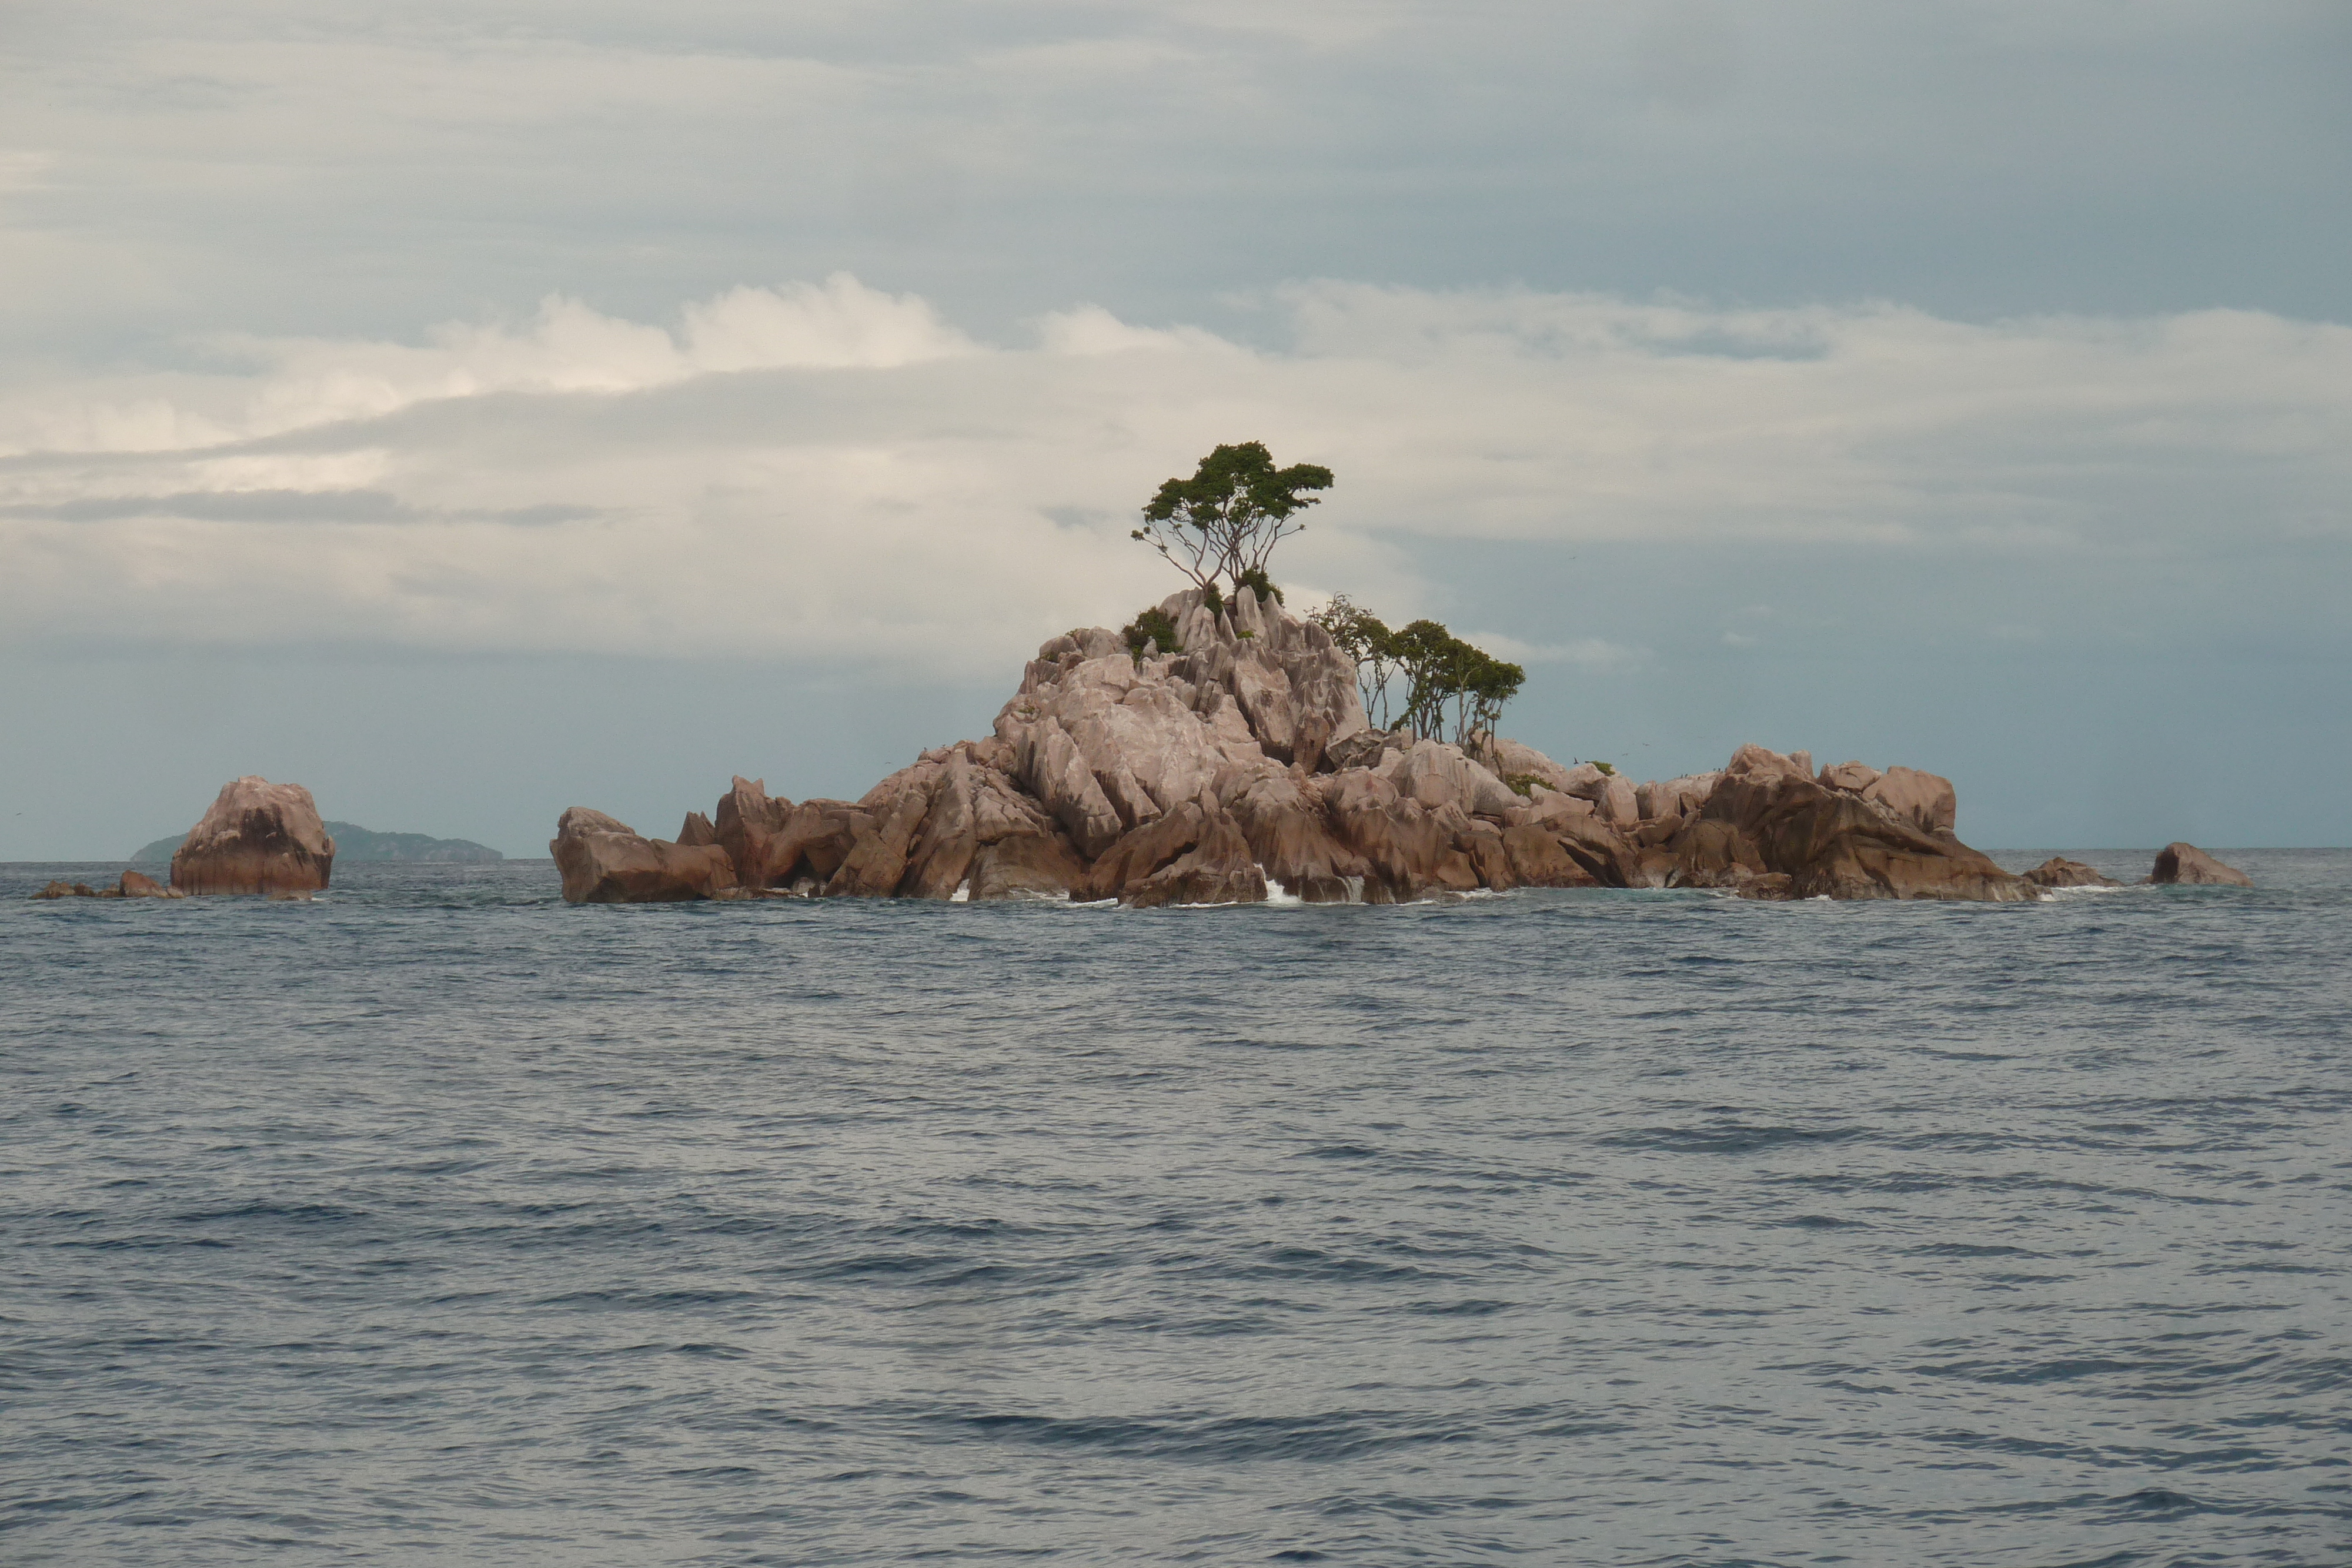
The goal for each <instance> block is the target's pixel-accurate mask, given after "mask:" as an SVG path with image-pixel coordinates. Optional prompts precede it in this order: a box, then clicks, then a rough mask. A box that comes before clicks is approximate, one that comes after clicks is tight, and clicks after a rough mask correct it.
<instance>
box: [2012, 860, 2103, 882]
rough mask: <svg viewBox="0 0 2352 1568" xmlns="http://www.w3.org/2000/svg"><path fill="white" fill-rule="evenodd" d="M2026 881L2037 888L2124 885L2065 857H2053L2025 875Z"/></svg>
mask: <svg viewBox="0 0 2352 1568" xmlns="http://www.w3.org/2000/svg"><path fill="white" fill-rule="evenodd" d="M2025 880H2026V881H2028V882H2030V883H2033V885H2034V886H2036V887H2121V886H2122V885H2123V883H2119V882H2117V881H2116V879H2115V878H2113V877H2110V876H2102V875H2101V874H2099V873H2097V872H2096V871H2094V870H2093V869H2092V868H2091V867H2089V866H2086V865H2084V863H2083V862H2081V861H2070V860H2068V859H2067V858H2066V857H2065V856H2064V855H2052V856H2051V857H2050V858H2049V859H2048V860H2046V861H2043V862H2042V863H2041V864H2040V865H2038V866H2035V867H2034V868H2033V869H2032V871H2030V872H2027V873H2025Z"/></svg>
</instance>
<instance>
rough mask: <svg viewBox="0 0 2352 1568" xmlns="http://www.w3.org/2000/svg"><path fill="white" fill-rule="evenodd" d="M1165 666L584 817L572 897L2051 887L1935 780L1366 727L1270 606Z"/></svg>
mask: <svg viewBox="0 0 2352 1568" xmlns="http://www.w3.org/2000/svg"><path fill="white" fill-rule="evenodd" d="M1160 612H1161V613H1162V614H1164V615H1165V616H1167V618H1168V620H1169V622H1170V623H1171V625H1172V626H1173V627H1174V629H1175V630H1174V636H1173V637H1172V639H1171V643H1172V645H1171V646H1170V647H1167V648H1161V647H1160V646H1159V645H1158V643H1147V644H1146V646H1145V648H1144V650H1143V652H1142V653H1141V654H1140V655H1139V654H1137V653H1135V652H1133V651H1132V650H1130V649H1129V647H1128V646H1127V643H1126V641H1125V639H1124V638H1123V637H1122V636H1121V635H1120V634H1119V633H1118V632H1112V631H1109V630H1108V629H1106V628H1103V627H1088V628H1082V629H1079V630H1076V631H1072V632H1066V633H1065V634H1063V635H1061V636H1058V637H1055V638H1052V639H1049V640H1048V641H1047V642H1046V643H1045V644H1044V645H1043V646H1042V647H1040V648H1039V649H1038V650H1037V656H1036V657H1035V658H1034V659H1033V660H1031V661H1029V663H1028V664H1027V666H1026V668H1025V669H1024V671H1023V673H1022V678H1021V685H1020V689H1019V690H1018V691H1017V692H1015V693H1014V694H1013V697H1012V698H1011V700H1009V701H1008V702H1006V703H1005V705H1004V706H1003V709H1002V710H1000V711H999V712H998V714H997V716H996V720H995V723H994V725H993V727H992V733H991V734H989V735H988V736H986V737H982V738H980V739H977V740H963V741H958V742H957V743H955V744H954V745H952V746H946V747H936V748H934V749H932V750H929V751H926V752H924V753H923V754H922V755H921V756H920V757H919V758H916V759H915V760H914V761H913V762H912V763H909V764H908V766H907V767H905V768H900V769H899V770H898V771H897V772H895V773H893V774H891V775H890V776H889V777H887V778H886V779H882V780H881V781H880V782H878V783H877V784H876V785H875V786H874V787H873V788H872V789H869V790H867V791H866V794H865V795H863V796H862V797H860V798H859V799H858V800H856V801H854V802H852V801H844V800H803V801H802V802H800V803H799V804H798V805H794V804H793V802H791V801H789V800H781V799H772V798H771V797H770V796H769V795H768V793H767V789H766V786H765V785H764V783H762V782H761V781H759V780H752V779H741V778H738V779H735V780H734V781H733V783H732V786H731V787H730V789H729V791H728V793H727V794H725V795H724V796H722V797H720V799H719V803H718V805H717V807H716V809H715V810H713V811H712V812H711V813H710V815H709V817H708V818H705V817H703V816H701V815H700V814H695V815H691V816H689V817H688V819H687V824H686V827H685V828H684V829H683V830H682V831H681V833H680V840H679V842H677V843H676V844H665V843H662V842H661V841H657V840H646V839H643V838H640V837H639V836H637V835H636V834H635V833H633V832H631V831H629V830H628V829H627V828H625V827H624V826H622V825H621V824H620V823H617V822H614V821H612V820H611V819H610V818H606V817H602V816H600V815H599V814H597V813H594V812H589V811H585V810H581V809H579V808H574V810H572V811H570V812H566V813H565V816H564V821H563V825H562V829H561V830H560V831H559V834H558V837H557V840H556V844H555V848H556V852H557V858H558V862H559V863H560V864H561V865H562V868H563V873H564V895H565V896H566V897H567V898H572V899H574V900H575V901H582V900H589V899H602V900H612V901H617V900H626V899H635V898H645V899H671V898H698V897H737V896H741V897H751V896H794V895H798V896H815V895H823V896H831V897H865V898H886V897H895V898H929V899H955V898H965V899H973V900H980V899H991V898H1009V897H1050V898H1064V897H1067V898H1076V899H1118V900H1120V901H1122V902H1125V903H1128V904H1138V905H1158V904H1234V903H1254V902H1256V901H1259V900H1263V899H1265V898H1266V897H1268V896H1269V894H1271V893H1272V891H1273V890H1274V889H1275V888H1276V887H1279V888H1282V889H1284V890H1286V892H1288V893H1289V894H1293V895H1295V896H1297V897H1298V898H1300V899H1303V900H1306V901H1307V902H1310V903H1342V902H1362V903H1370V904H1382V903H1392V902H1399V901H1405V900H1412V899H1422V898H1429V897H1434V896H1444V895H1448V894H1466V893H1472V892H1475V891H1478V890H1480V889H1487V890H1492V891H1497V892H1499V891H1503V890H1507V889H1510V888H1516V887H1592V886H1607V887H1669V886H1681V887H1707V888H1720V889H1724V890H1727V891H1730V892H1734V893H1738V894H1742V895H1744V896H1748V897H1754V898H1793V897H1808V896H1812V895H1815V894H1827V895H1829V896H1831V897H1836V898H1967V899H1990V900H2009V899H2024V898H2033V897H2037V896H2039V894H2040V890H2039V889H2038V888H2037V887H2036V886H2035V885H2034V884H2033V883H2030V882H2028V881H2026V880H2025V879H2023V878H2021V877H2016V876H2011V874H2009V873H2006V872H2003V871H2001V870H2000V868H1999V867H1997V866H1995V865H1994V864H1993V863H1992V862H1990V861H1989V860H1987V859H1986V858H1985V857H1984V856H1982V855H1980V854H1979V853H1977V852H1975V851H1974V850H1971V849H1969V848H1968V847H1967V846H1966V845H1964V844H1962V843H1960V842H1959V841H1958V839H1957V838H1955V837H1953V834H1952V828H1953V824H1954V821H1955V820H1956V817H1957V802H1956V800H1955V798H1954V794H1953V790H1952V787H1951V785H1950V783H1949V782H1948V780H1946V779H1940V778H1937V777H1936V776H1935V775H1933V774H1927V773H1921V772H1918V771H1916V770H1914V769H1911V768H1889V769H1886V770H1885V772H1883V773H1882V772H1881V771H1880V770H1879V769H1877V768H1870V767H1866V766H1864V764H1861V763H1859V762H1852V763H1844V764H1841V765H1839V766H1837V767H1833V768H1823V769H1822V771H1821V773H1820V775H1819V776H1818V777H1816V776H1815V774H1814V771H1813V764H1812V759H1811V757H1810V756H1809V755H1807V754H1806V753H1803V752H1796V753H1792V754H1790V755H1788V756H1783V755H1781V754H1780V753H1778V752H1772V751H1767V750H1765V749H1764V748H1763V747H1741V748H1740V750H1739V751H1738V753H1737V754H1736V755H1735V756H1734V757H1733V758H1732V759H1731V762H1730V763H1729V764H1728V765H1727V767H1726V768H1723V769H1721V770H1718V771H1716V772H1707V773H1693V774H1686V775H1684V776H1682V777H1680V778H1676V779H1664V780H1662V781H1659V780H1654V781H1651V782H1647V783H1636V782H1635V781H1633V780H1632V779H1627V778H1624V777H1622V775H1618V774H1615V773H1612V772H1611V771H1610V770H1608V769H1607V768H1602V767H1600V766H1598V765H1595V764H1592V763H1580V764H1578V765H1576V766H1573V767H1569V766H1564V765H1562V764H1560V763H1559V762H1556V761H1554V760H1553V759H1552V758H1549V757H1546V756H1545V755H1544V754H1543V753H1541V752H1539V751H1537V750H1536V749H1534V748H1533V747H1528V746H1526V745H1523V744H1521V743H1519V742H1517V741H1513V740H1509V739H1507V738H1503V737H1491V736H1486V735H1483V734H1482V735H1475V736H1473V737H1470V738H1471V745H1470V746H1469V747H1468V748H1467V749H1466V750H1465V748H1464V747H1456V746H1450V745H1445V744H1444V743H1442V742H1440V741H1438V740H1435V739H1433V738H1428V737H1415V736H1412V735H1411V734H1406V733H1402V732H1383V731H1380V730H1376V729H1373V728H1371V727H1370V726H1369V725H1368V724H1367V723H1366V722H1365V718H1364V713H1363V706H1362V703H1361V700H1360V697H1359V695H1358V692H1357V686H1356V680H1355V669H1354V666H1353V664H1351V663H1350V661H1349V659H1348V658H1347V656H1346V655H1345V654H1343V653H1340V652H1339V650H1338V649H1337V648H1336V647H1334V646H1333V645H1332V643H1331V640H1330V638H1329V636H1328V634H1326V633H1325V632H1324V631H1323V629H1322V628H1321V627H1319V626H1317V625H1315V624H1314V623H1313V622H1310V621H1307V620H1306V619H1305V618H1303V617H1301V616H1297V615H1294V614H1292V613H1290V612H1288V611H1287V610H1286V609H1284V608H1283V607H1282V606H1281V605H1280V604H1278V603H1276V602H1274V601H1271V600H1270V599H1267V598H1265V597H1262V596H1259V595H1257V594H1254V593H1249V592H1240V593H1236V594H1235V595H1234V598H1233V600H1232V601H1231V602H1230V603H1228V604H1226V605H1225V606H1223V608H1222V609H1219V608H1212V607H1211V606H1210V605H1209V604H1208V603H1207V602H1206V601H1204V600H1203V598H1202V595H1201V594H1200V593H1199V592H1198V591H1186V592H1183V593H1178V594H1174V595H1171V597H1170V598H1169V599H1167V600H1166V601H1163V602H1162V603H1161V605H1160Z"/></svg>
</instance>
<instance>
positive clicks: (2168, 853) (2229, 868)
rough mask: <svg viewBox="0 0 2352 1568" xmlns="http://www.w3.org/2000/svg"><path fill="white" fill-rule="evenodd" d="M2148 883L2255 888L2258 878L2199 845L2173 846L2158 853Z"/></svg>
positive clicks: (2166, 846) (2170, 845) (2178, 844)
mask: <svg viewBox="0 0 2352 1568" xmlns="http://www.w3.org/2000/svg"><path fill="white" fill-rule="evenodd" d="M2147 880H2148V881H2150V882H2152V883H2158V884H2159V885H2162V884H2167V883H2194V884H2198V885H2202V886H2209V887H2252V886H2253V885H2254V879H2253V878H2252V877H2250V876H2248V875H2247V874H2246V873H2244V872H2242V871H2240V870H2239V869H2238V868H2237V867H2236V866H2233V865H2223V864H2222V863H2221V862H2220V861H2217V860H2215V859H2214V858H2213V857H2212V856H2211V855H2209V854H2207V853H2206V852H2204V851H2203V850H2200V849H2199V848H2198V847H2197V846H2196V845H2195V844H2183V843H2169V844H2167V845H2165V846H2164V848H2162V849H2161V850H2158V852H2157V855H2156V867H2155V869H2154V870H2152V871H2150V872H2149V873H2148V874H2147Z"/></svg>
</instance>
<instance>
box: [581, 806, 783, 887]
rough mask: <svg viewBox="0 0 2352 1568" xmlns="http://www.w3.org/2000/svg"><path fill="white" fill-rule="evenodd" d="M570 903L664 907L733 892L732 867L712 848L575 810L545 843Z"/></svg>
mask: <svg viewBox="0 0 2352 1568" xmlns="http://www.w3.org/2000/svg"><path fill="white" fill-rule="evenodd" d="M547 848H548V852H549V853H551V854H552V855H553V856H554V857H555V868H556V870H557V871H558V872H559V873H562V877H563V896H564V897H565V898H566V899H567V900H569V901H570V902H572V903H573V904H667V903H674V902H678V901H682V900H685V899H689V898H718V897H720V896H723V895H724V894H728V893H730V892H731V891H733V890H734V888H735V886H736V882H735V868H734V866H733V864H732V863H731V862H729V860H728V858H727V852H726V851H725V850H722V849H720V848H719V846H718V845H717V844H700V845H694V844H677V843H672V842H669V841H667V840H663V839H648V838H646V837H645V836H643V835H642V834H640V833H639V832H638V831H636V830H635V829H634V828H632V827H630V826H629V825H628V824H627V823H625V822H618V821H614V820H613V819H612V818H610V817H608V816H606V815H604V812H602V811H592V810H588V809H587V808H586V807H584V806H574V807H572V809H571V810H568V811H566V812H564V813H563V816H562V819H561V820H560V821H558V822H557V823H556V828H555V837H554V838H553V839H552V840H551V841H550V842H549V843H548V846H547Z"/></svg>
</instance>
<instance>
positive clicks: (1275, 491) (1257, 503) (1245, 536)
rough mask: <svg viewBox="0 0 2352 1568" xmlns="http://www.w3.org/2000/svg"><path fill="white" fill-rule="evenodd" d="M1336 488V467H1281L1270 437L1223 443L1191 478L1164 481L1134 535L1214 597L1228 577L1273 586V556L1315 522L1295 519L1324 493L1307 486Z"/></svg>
mask: <svg viewBox="0 0 2352 1568" xmlns="http://www.w3.org/2000/svg"><path fill="white" fill-rule="evenodd" d="M1330 487H1331V470H1329V469H1328V468H1325V467H1323V466H1321V465H1318V464H1314V463H1294V464H1292V465H1290V466H1289V467H1287V468H1276V466H1275V465H1274V455H1273V454H1272V453H1270V452H1268V451H1267V450H1266V449H1265V443H1264V442H1262V441H1244V442H1243V443H1241V444H1239V445H1225V444H1221V445H1220V446H1218V447H1217V449H1216V450H1215V451H1213V452H1212V453H1210V454H1209V455H1207V456H1206V457H1203V458H1202V459H1201V465H1200V467H1199V468H1198V469H1196V470H1194V472H1193V475H1192V477H1191V478H1190V479H1171V480H1169V481H1168V482H1167V483H1166V484H1163V485H1162V486H1160V493H1159V494H1158V495H1156V496H1154V497H1151V501H1150V505H1148V506H1146V507H1144V508H1143V526H1142V527H1141V528H1137V529H1135V530H1134V537H1135V538H1139V539H1141V540H1142V541H1143V542H1144V543H1146V544H1148V545H1150V547H1151V548H1152V549H1156V550H1158V551H1159V552H1160V554H1161V555H1163V556H1165V557H1166V558H1167V559H1168V561H1169V564H1171V565H1172V566H1173V567H1175V568H1176V570H1179V571H1181V572H1182V573H1183V574H1184V575H1185V576H1187V577H1189V578H1191V579H1192V581H1193V583H1194V584H1195V585H1196V586H1197V587H1200V588H1202V589H1205V590H1207V591H1209V593H1210V594H1211V595H1212V596H1218V597H1221V596H1220V595H1218V593H1217V580H1218V578H1219V577H1221V576H1222V577H1223V579H1224V580H1226V581H1228V582H1230V583H1232V584H1233V585H1234V588H1235V589H1237V590H1238V589H1241V588H1256V589H1259V590H1260V591H1271V590H1273V586H1274V585H1273V583H1272V581H1271V580H1269V579H1268V578H1267V576H1266V571H1265V563H1266V558H1267V557H1269V556H1271V555H1272V554H1273V553H1274V547H1275V546H1276V545H1277V544H1280V543H1281V542H1282V541H1283V540H1284V539H1286V538H1289V537H1290V536H1291V535H1292V534H1295V533H1297V532H1298V531H1299V530H1300V529H1302V528H1305V527H1306V526H1307V525H1306V524H1305V523H1304V522H1300V521H1297V520H1295V519H1296V518H1297V515H1298V514H1299V513H1300V512H1302V511H1304V510H1306V509H1307V507H1311V506H1314V505H1315V504H1316V502H1317V501H1318V499H1319V497H1315V496H1310V495H1308V494H1307V491H1310V490H1328V489H1329V488H1330ZM1276 597H1277V598H1278V597H1279V593H1278V592H1276Z"/></svg>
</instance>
